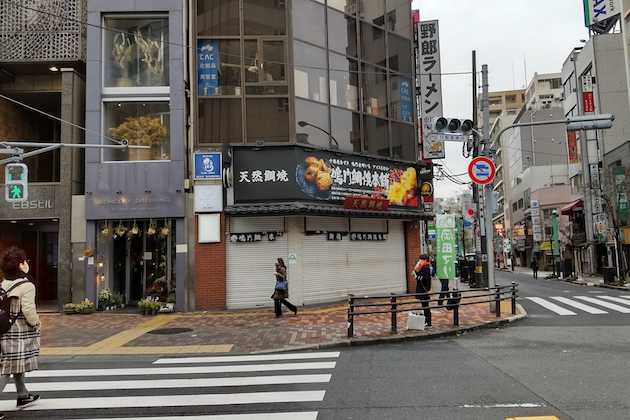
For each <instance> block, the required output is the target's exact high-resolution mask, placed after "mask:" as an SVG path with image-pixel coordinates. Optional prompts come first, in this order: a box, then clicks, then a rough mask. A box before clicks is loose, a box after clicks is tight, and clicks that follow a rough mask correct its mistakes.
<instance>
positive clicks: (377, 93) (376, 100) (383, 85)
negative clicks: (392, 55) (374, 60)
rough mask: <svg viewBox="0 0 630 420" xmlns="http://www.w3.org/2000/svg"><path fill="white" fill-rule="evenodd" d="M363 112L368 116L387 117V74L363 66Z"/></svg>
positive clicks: (377, 69)
mask: <svg viewBox="0 0 630 420" xmlns="http://www.w3.org/2000/svg"><path fill="white" fill-rule="evenodd" d="M362 68H363V96H364V97H363V111H364V112H365V113H366V114H368V115H373V116H378V117H383V118H386V117H387V72H386V71H385V70H384V69H381V68H379V67H375V66H370V65H369V64H363V65H362Z"/></svg>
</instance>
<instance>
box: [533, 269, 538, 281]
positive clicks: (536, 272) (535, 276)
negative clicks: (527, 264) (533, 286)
mask: <svg viewBox="0 0 630 420" xmlns="http://www.w3.org/2000/svg"><path fill="white" fill-rule="evenodd" d="M532 271H533V272H534V278H535V279H537V278H538V269H537V268H532Z"/></svg>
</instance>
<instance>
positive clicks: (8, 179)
mask: <svg viewBox="0 0 630 420" xmlns="http://www.w3.org/2000/svg"><path fill="white" fill-rule="evenodd" d="M4 182H5V186H4V198H5V199H6V201H8V202H10V203H13V202H19V201H24V200H27V199H28V167H27V166H26V165H25V164H23V163H9V164H7V165H6V166H5V168H4Z"/></svg>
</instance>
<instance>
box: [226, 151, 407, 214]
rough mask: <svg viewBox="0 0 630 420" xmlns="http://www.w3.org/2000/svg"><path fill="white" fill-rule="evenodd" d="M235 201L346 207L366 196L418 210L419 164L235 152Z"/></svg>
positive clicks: (336, 155) (338, 155)
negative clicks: (351, 200) (305, 202)
mask: <svg viewBox="0 0 630 420" xmlns="http://www.w3.org/2000/svg"><path fill="white" fill-rule="evenodd" d="M233 162H234V202H235V203H237V204H239V203H252V202H269V201H292V200H308V201H323V202H330V203H337V204H341V203H344V202H345V200H346V198H348V197H357V196H361V197H362V198H374V199H377V200H387V201H388V202H389V206H390V207H391V206H398V207H410V208H417V207H418V205H419V199H418V192H417V186H418V176H417V172H416V168H415V167H414V166H409V165H405V164H403V163H400V164H397V163H394V162H391V161H387V160H378V159H372V158H367V157H362V156H354V155H346V154H342V153H333V152H327V151H321V150H311V149H307V148H302V147H299V146H278V147H262V148H261V147H258V148H249V147H236V148H234V157H233Z"/></svg>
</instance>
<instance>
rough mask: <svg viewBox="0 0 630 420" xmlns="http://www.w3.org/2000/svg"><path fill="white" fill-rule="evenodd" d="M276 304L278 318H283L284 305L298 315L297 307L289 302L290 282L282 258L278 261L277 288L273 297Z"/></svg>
mask: <svg viewBox="0 0 630 420" xmlns="http://www.w3.org/2000/svg"><path fill="white" fill-rule="evenodd" d="M271 298H272V299H273V303H274V310H275V313H276V318H278V317H281V316H282V305H284V306H286V307H287V309H289V310H290V311H292V312H293V313H294V314H295V315H297V311H298V310H297V307H296V306H295V305H293V304H292V303H291V302H289V301H288V300H287V299H288V298H289V282H288V281H287V266H286V265H285V264H284V260H283V259H282V258H278V260H277V261H276V286H275V288H274V291H273V295H271Z"/></svg>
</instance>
